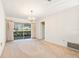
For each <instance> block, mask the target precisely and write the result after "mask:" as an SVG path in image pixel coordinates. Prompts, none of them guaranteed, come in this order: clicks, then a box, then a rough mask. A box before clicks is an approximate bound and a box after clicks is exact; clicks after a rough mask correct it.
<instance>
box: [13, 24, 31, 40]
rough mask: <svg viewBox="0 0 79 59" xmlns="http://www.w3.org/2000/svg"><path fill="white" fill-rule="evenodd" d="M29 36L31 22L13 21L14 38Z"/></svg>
mask: <svg viewBox="0 0 79 59" xmlns="http://www.w3.org/2000/svg"><path fill="white" fill-rule="evenodd" d="M28 38H31V24H29V23H27V24H26V23H14V39H15V40H17V39H28Z"/></svg>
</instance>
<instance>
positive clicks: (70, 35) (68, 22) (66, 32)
mask: <svg viewBox="0 0 79 59" xmlns="http://www.w3.org/2000/svg"><path fill="white" fill-rule="evenodd" d="M45 27H46V28H45V38H46V41H49V42H52V43H55V44H59V45H62V46H66V43H67V41H70V42H73V43H77V44H79V6H76V7H73V8H69V9H66V10H63V11H60V12H57V13H55V14H53V15H51V16H48V17H47V19H46V20H45Z"/></svg>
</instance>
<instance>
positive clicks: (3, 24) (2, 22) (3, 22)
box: [0, 0, 6, 56]
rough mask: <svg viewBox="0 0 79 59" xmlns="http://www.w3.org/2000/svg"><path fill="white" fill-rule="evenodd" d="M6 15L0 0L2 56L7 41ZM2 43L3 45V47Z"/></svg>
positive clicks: (0, 52)
mask: <svg viewBox="0 0 79 59" xmlns="http://www.w3.org/2000/svg"><path fill="white" fill-rule="evenodd" d="M5 25H6V23H5V15H4V10H3V6H2V2H1V0H0V56H1V54H2V51H3V49H4V45H5V40H6V27H5ZM1 43H2V45H1Z"/></svg>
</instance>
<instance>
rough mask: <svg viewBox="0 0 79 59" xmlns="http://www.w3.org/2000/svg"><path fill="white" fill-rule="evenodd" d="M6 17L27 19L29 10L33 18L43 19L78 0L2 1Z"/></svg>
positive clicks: (76, 2) (75, 3) (74, 3)
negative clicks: (31, 11)
mask: <svg viewBox="0 0 79 59" xmlns="http://www.w3.org/2000/svg"><path fill="white" fill-rule="evenodd" d="M2 2H3V6H4V10H5V13H6V16H9V17H16V18H27V17H28V16H29V15H30V10H33V16H35V17H45V16H48V15H51V14H53V13H55V12H57V11H59V10H62V9H65V8H68V7H71V6H74V5H77V4H78V0H51V1H50V2H48V0H2Z"/></svg>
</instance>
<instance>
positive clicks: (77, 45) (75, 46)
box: [67, 42, 79, 50]
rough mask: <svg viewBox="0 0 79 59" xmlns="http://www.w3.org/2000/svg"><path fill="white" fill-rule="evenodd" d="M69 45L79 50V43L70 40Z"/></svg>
mask: <svg viewBox="0 0 79 59" xmlns="http://www.w3.org/2000/svg"><path fill="white" fill-rule="evenodd" d="M67 46H68V47H70V48H73V49H76V50H79V44H76V43H71V42H68V43H67Z"/></svg>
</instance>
